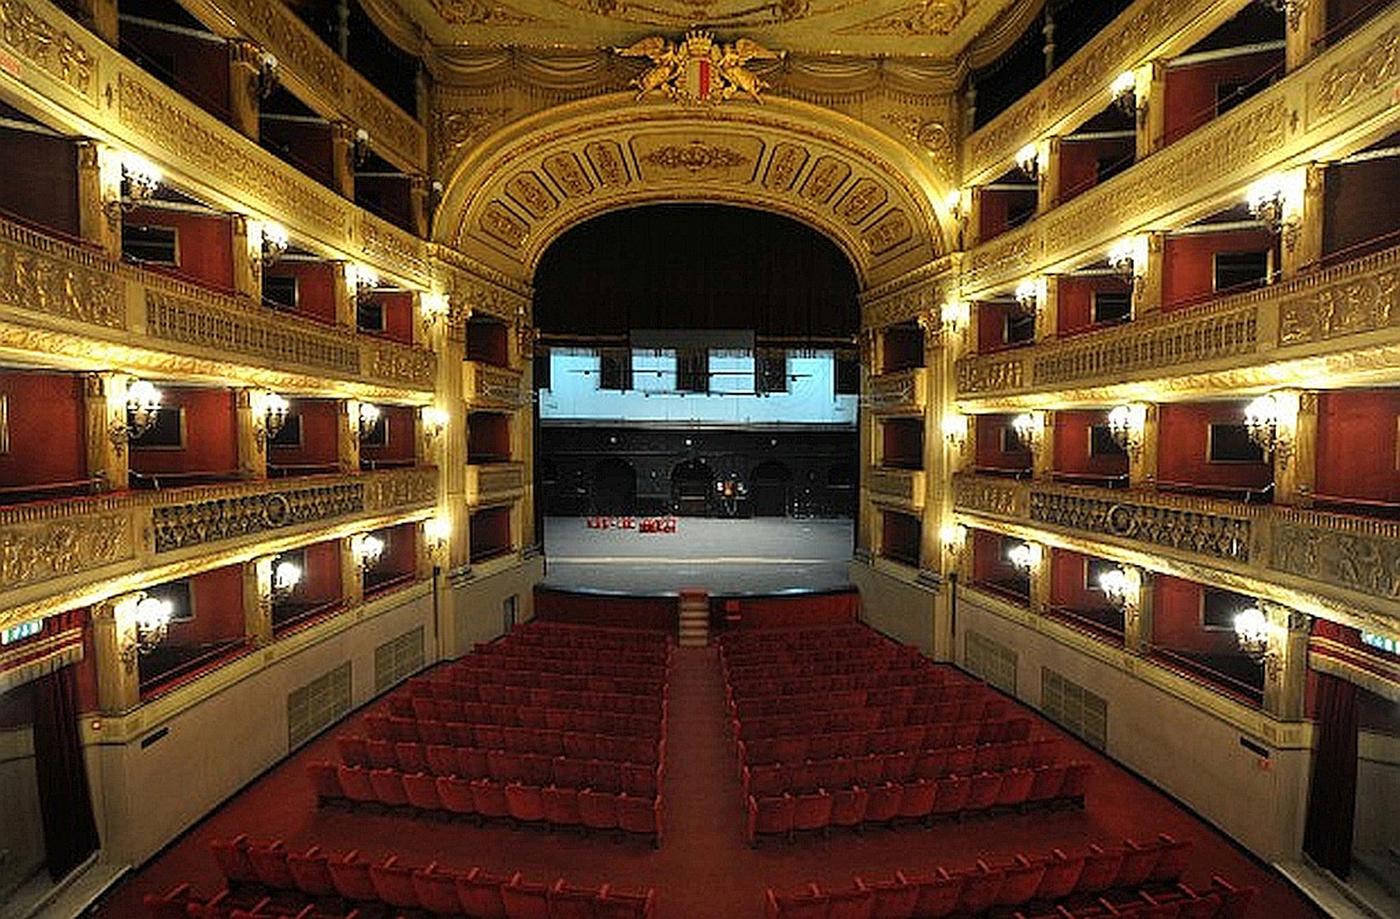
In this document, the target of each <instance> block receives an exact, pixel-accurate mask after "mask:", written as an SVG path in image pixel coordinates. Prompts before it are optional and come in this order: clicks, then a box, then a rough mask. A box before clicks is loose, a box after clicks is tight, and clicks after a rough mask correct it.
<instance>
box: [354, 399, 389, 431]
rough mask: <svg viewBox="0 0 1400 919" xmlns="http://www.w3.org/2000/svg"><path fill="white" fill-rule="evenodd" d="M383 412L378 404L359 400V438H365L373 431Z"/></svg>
mask: <svg viewBox="0 0 1400 919" xmlns="http://www.w3.org/2000/svg"><path fill="white" fill-rule="evenodd" d="M383 415H384V413H383V412H382V411H380V409H379V406H377V405H374V404H372V403H369V402H361V403H360V410H359V416H360V417H359V426H360V440H366V439H368V438H369V436H370V434H372V433H373V432H374V428H375V426H376V425H378V424H379V419H380V418H382V417H383Z"/></svg>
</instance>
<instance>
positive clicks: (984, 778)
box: [963, 772, 1001, 812]
mask: <svg viewBox="0 0 1400 919" xmlns="http://www.w3.org/2000/svg"><path fill="white" fill-rule="evenodd" d="M999 794H1001V773H1000V772H979V773H977V774H976V775H974V776H972V782H971V785H970V787H969V788H968V792H967V803H966V804H964V805H963V810H966V811H974V812H976V811H985V810H991V808H992V807H993V806H994V805H995V804H996V803H997V796H998V795H999Z"/></svg>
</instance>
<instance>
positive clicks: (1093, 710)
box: [1040, 667, 1108, 750]
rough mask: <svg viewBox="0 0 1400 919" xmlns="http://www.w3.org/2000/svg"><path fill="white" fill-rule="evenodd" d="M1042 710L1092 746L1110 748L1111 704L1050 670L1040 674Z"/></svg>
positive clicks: (1042, 669) (1046, 669)
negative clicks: (1109, 723) (1109, 719)
mask: <svg viewBox="0 0 1400 919" xmlns="http://www.w3.org/2000/svg"><path fill="white" fill-rule="evenodd" d="M1040 709H1041V711H1043V712H1044V713H1045V715H1046V716H1047V717H1049V718H1050V719H1051V720H1052V721H1055V722H1058V723H1059V725H1060V726H1061V727H1063V728H1065V729H1066V730H1068V731H1070V732H1072V733H1074V734H1077V735H1078V736H1079V737H1080V738H1081V739H1082V740H1083V741H1084V742H1085V743H1088V744H1089V745H1090V746H1093V747H1097V748H1098V749H1100V750H1102V749H1104V748H1105V747H1106V746H1107V745H1108V700H1107V699H1105V698H1104V697H1103V696H1096V695H1094V694H1093V693H1092V692H1090V691H1089V690H1087V689H1085V688H1084V687H1083V686H1080V685H1079V684H1078V683H1075V682H1073V681H1071V680H1067V679H1065V678H1064V677H1063V676H1061V675H1060V674H1058V673H1056V672H1055V671H1053V670H1051V669H1050V668H1049V667H1042V668H1041V670H1040Z"/></svg>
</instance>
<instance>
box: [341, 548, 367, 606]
mask: <svg viewBox="0 0 1400 919" xmlns="http://www.w3.org/2000/svg"><path fill="white" fill-rule="evenodd" d="M353 543H354V537H352V536H343V537H341V540H340V599H341V600H342V601H343V602H344V603H345V605H346V606H357V605H359V604H360V603H363V602H364V599H365V576H364V572H363V571H362V570H361V568H360V562H359V560H358V559H357V558H355V551H354V549H353V548H352V545H353Z"/></svg>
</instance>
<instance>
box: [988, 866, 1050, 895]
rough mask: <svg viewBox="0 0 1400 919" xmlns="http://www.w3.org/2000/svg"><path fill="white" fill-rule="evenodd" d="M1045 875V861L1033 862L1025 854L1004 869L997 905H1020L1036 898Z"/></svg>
mask: <svg viewBox="0 0 1400 919" xmlns="http://www.w3.org/2000/svg"><path fill="white" fill-rule="evenodd" d="M1044 877H1045V865H1044V863H1043V862H1039V861H1035V862H1032V861H1030V860H1029V859H1027V858H1026V857H1025V856H1023V855H1017V856H1016V858H1015V860H1014V861H1013V862H1012V863H1011V864H1010V865H1007V866H1006V867H1005V868H1003V869H1002V872H1001V888H1000V889H999V890H998V891H997V899H996V904H995V905H997V906H1020V905H1021V904H1023V903H1029V902H1030V901H1031V900H1032V899H1034V898H1035V895H1036V891H1038V890H1039V889H1040V882H1041V880H1042V879H1043V878H1044Z"/></svg>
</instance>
